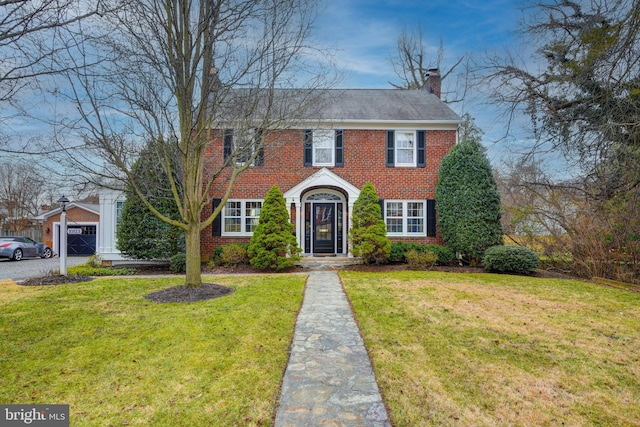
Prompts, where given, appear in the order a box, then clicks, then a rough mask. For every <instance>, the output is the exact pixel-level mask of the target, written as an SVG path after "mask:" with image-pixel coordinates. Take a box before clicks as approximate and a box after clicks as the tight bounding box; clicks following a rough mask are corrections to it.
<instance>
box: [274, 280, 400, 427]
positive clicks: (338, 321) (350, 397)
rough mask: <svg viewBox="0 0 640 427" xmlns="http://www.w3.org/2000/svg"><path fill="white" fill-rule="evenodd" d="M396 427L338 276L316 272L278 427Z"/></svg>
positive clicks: (286, 377) (296, 339) (284, 389)
mask: <svg viewBox="0 0 640 427" xmlns="http://www.w3.org/2000/svg"><path fill="white" fill-rule="evenodd" d="M390 425H391V424H390V423H389V418H388V415H387V411H386V409H385V407H384V404H383V402H382V398H381V396H380V392H379V390H378V385H377V384H376V381H375V377H374V375H373V370H372V368H371V363H370V361H369V356H368V354H367V352H366V350H365V348H364V343H363V341H362V337H361V336H360V331H359V330H358V328H357V326H356V323H355V321H354V319H353V313H352V312H351V307H350V306H349V304H348V302H347V298H346V296H345V294H344V291H343V290H342V285H341V284H340V280H339V278H338V275H337V273H335V272H333V271H316V272H312V273H311V275H310V276H309V279H308V282H307V288H306V291H305V296H304V301H303V303H302V308H301V310H300V313H299V314H298V320H297V322H296V328H295V333H294V338H293V346H292V349H291V356H290V358H289V364H288V366H287V369H286V372H285V375H284V380H283V385H282V394H281V397H280V407H279V408H278V411H277V414H276V421H275V426H276V427H299V426H336V427H337V426H344V427H355V426H358V427H361V426H371V427H382V426H390Z"/></svg>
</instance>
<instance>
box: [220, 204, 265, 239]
mask: <svg viewBox="0 0 640 427" xmlns="http://www.w3.org/2000/svg"><path fill="white" fill-rule="evenodd" d="M261 209H262V201H261V200H229V201H227V204H226V205H224V208H223V209H222V235H223V236H251V235H253V231H254V230H255V228H256V226H257V225H258V220H259V219H260V210H261Z"/></svg>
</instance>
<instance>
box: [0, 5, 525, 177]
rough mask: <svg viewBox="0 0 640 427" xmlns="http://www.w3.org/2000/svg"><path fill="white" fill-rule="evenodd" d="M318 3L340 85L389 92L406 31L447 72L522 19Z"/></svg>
mask: <svg viewBox="0 0 640 427" xmlns="http://www.w3.org/2000/svg"><path fill="white" fill-rule="evenodd" d="M320 1H321V5H320V10H319V15H318V19H317V21H316V31H315V33H314V40H316V43H317V46H316V47H318V48H320V49H322V48H324V47H327V48H330V49H331V50H332V51H334V52H335V57H334V60H335V61H336V65H337V66H338V68H339V69H340V70H341V71H342V73H343V74H344V80H342V82H341V83H340V86H341V87H346V88H391V85H390V84H389V82H390V81H392V82H399V81H398V78H397V77H396V76H395V74H394V71H393V68H392V66H391V64H390V57H391V56H392V55H393V54H394V53H395V51H396V43H397V38H398V36H399V35H400V33H401V32H402V31H403V29H405V28H406V29H407V31H409V32H412V31H415V30H417V29H418V28H421V29H422V31H423V36H424V42H425V44H426V45H427V48H428V49H430V50H431V51H432V52H433V57H434V58H435V54H436V51H437V49H438V47H439V45H440V41H442V44H443V46H444V51H445V58H444V61H443V64H442V68H443V69H446V68H447V67H450V66H451V65H453V64H454V63H455V61H456V60H457V59H458V58H459V57H461V56H463V55H467V54H473V55H482V53H483V52H484V51H502V50H503V49H504V48H505V47H508V46H509V45H512V43H513V41H514V40H516V38H517V37H516V35H515V30H516V29H517V27H518V21H519V19H520V16H521V12H520V10H519V9H518V7H517V4H518V3H519V0H516V1H513V0H487V1H476V0H320ZM33 107H36V108H37V106H36V105H34V106H33ZM452 108H453V109H454V110H455V111H456V112H457V113H459V114H461V113H463V112H465V111H467V112H469V113H470V114H471V115H472V116H473V117H475V118H476V123H477V124H478V125H479V126H480V127H481V128H482V129H483V130H484V131H485V136H484V138H483V142H484V144H485V146H487V147H488V148H489V157H490V159H491V161H492V162H493V163H494V166H496V165H497V164H498V163H499V162H500V161H501V157H503V156H504V153H505V152H508V148H507V147H506V145H505V143H504V141H500V142H497V141H498V140H500V138H501V137H502V136H503V133H502V132H501V128H500V125H499V123H500V121H499V118H498V116H499V114H498V113H497V112H495V111H491V109H490V108H488V107H487V106H486V105H482V104H478V103H476V102H474V103H468V102H467V103H465V105H461V104H454V105H452ZM58 113H61V112H60V111H58ZM496 123H498V126H496ZM25 126H26V127H27V128H29V127H31V126H33V123H32V122H26V123H22V122H21V121H20V120H16V121H13V123H12V126H11V127H12V129H11V130H12V131H14V132H15V134H16V135H23V134H24V133H25V129H24V127H25ZM27 130H28V129H27ZM27 133H28V132H27Z"/></svg>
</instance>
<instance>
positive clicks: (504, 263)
mask: <svg viewBox="0 0 640 427" xmlns="http://www.w3.org/2000/svg"><path fill="white" fill-rule="evenodd" d="M482 263H483V266H484V269H485V270H487V271H492V272H499V273H517V274H530V273H531V272H532V271H533V270H535V269H536V268H538V255H537V254H536V253H535V252H534V251H532V250H531V249H529V248H525V247H524V246H493V247H491V248H489V249H487V250H486V252H485V254H484V258H483V260H482Z"/></svg>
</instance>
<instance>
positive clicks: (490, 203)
mask: <svg viewBox="0 0 640 427" xmlns="http://www.w3.org/2000/svg"><path fill="white" fill-rule="evenodd" d="M436 206H437V207H438V226H439V229H440V232H441V233H442V237H443V239H444V241H445V243H446V244H447V245H448V246H449V247H450V248H451V249H453V250H454V251H456V252H458V253H459V254H462V255H463V256H465V257H467V258H468V260H469V262H470V263H471V264H472V265H477V264H478V263H479V261H480V259H481V258H482V256H483V254H484V251H485V250H486V249H487V248H489V247H491V246H496V245H502V244H503V237H502V226H501V224H500V218H501V216H502V214H501V210H500V193H498V187H497V185H496V181H495V178H494V177H493V173H492V170H491V164H490V163H489V159H487V157H486V155H485V153H484V150H483V148H482V146H481V145H480V143H478V142H476V141H468V140H467V141H464V142H461V143H460V144H458V145H456V146H455V147H453V149H452V150H451V151H450V152H449V153H448V154H447V155H446V156H445V157H444V159H443V160H442V164H441V165H440V173H439V178H438V184H437V187H436Z"/></svg>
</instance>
